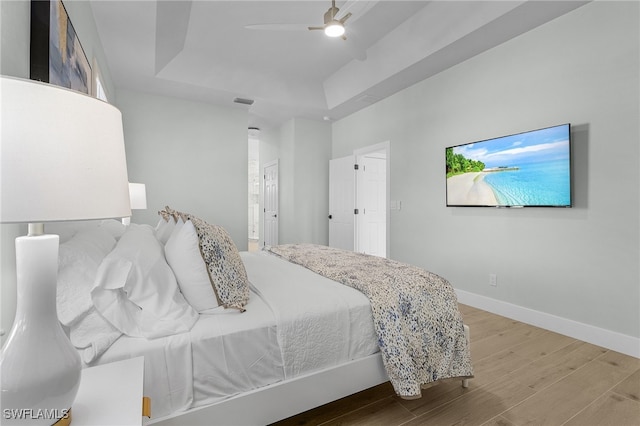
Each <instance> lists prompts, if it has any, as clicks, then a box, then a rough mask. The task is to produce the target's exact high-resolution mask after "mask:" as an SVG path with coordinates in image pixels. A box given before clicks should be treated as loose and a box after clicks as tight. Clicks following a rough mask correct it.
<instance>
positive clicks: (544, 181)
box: [445, 124, 571, 207]
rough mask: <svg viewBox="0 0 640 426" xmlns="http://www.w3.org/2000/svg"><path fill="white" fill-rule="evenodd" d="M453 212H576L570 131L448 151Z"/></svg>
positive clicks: (546, 132) (567, 127) (531, 133)
mask: <svg viewBox="0 0 640 426" xmlns="http://www.w3.org/2000/svg"><path fill="white" fill-rule="evenodd" d="M445 151H446V165H447V179H446V181H447V206H448V207H470V206H472V207H473V206H475V207H571V125H570V124H561V125H558V126H553V127H547V128H544V129H538V130H532V131H528V132H523V133H518V134H515V135H509V136H502V137H498V138H494V139H487V140H483V141H478V142H473V143H467V144H463V145H457V146H452V147H448V148H446V150H445Z"/></svg>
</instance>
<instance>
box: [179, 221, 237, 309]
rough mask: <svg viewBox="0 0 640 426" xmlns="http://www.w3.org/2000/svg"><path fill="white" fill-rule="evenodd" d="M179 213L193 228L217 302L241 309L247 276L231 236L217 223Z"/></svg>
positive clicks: (226, 306) (227, 306)
mask: <svg viewBox="0 0 640 426" xmlns="http://www.w3.org/2000/svg"><path fill="white" fill-rule="evenodd" d="M183 215H184V217H185V218H187V219H188V220H190V221H191V222H192V223H193V225H194V226H195V228H196V233H197V234H198V240H199V242H200V251H201V253H202V258H203V259H204V261H205V263H206V264H207V271H208V272H209V277H210V278H211V282H212V284H213V288H214V290H215V291H216V294H217V296H218V299H219V300H220V302H221V304H222V305H223V306H224V307H225V308H236V309H239V310H240V311H241V312H244V311H245V309H244V306H245V305H246V304H247V302H248V301H249V279H248V278H247V271H246V270H245V268H244V263H242V258H241V257H240V253H238V248H237V247H236V245H235V244H234V243H233V240H232V239H231V236H230V235H229V234H228V233H227V231H225V230H224V228H222V227H221V226H218V225H211V224H209V223H207V222H205V221H204V220H202V219H200V218H198V217H196V216H193V215H191V214H183Z"/></svg>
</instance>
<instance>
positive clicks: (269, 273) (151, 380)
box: [98, 252, 378, 418]
mask: <svg viewBox="0 0 640 426" xmlns="http://www.w3.org/2000/svg"><path fill="white" fill-rule="evenodd" d="M241 256H242V260H243V262H244V264H245V268H246V271H247V274H248V277H249V280H250V281H251V285H252V290H253V291H252V292H251V296H250V299H249V303H248V304H247V306H246V312H244V313H239V312H237V311H235V310H223V309H222V308H218V309H214V310H211V311H209V313H207V314H201V315H200V316H199V319H198V321H197V322H196V324H195V325H194V327H193V328H192V329H191V330H190V331H189V332H187V333H181V334H176V335H173V336H167V337H162V338H158V339H152V340H147V339H144V338H132V337H127V336H123V337H121V338H120V339H118V340H117V341H116V342H115V343H114V344H113V345H112V346H111V347H110V348H109V349H108V350H107V351H106V352H105V353H104V354H103V356H102V357H100V359H99V360H98V362H99V363H100V364H102V363H107V362H112V361H116V360H120V359H125V358H131V357H134V356H139V355H144V357H145V379H144V393H145V396H149V397H151V401H152V414H153V417H154V418H158V417H164V416H167V415H169V414H171V413H174V412H176V411H178V412H179V411H184V410H186V409H189V408H193V407H200V406H204V405H207V404H211V403H214V402H217V401H220V400H223V399H226V398H228V397H230V396H233V395H235V394H238V393H241V392H246V391H249V390H251V389H255V388H259V387H262V386H266V385H268V384H272V383H276V382H279V381H282V380H285V379H287V378H291V377H295V376H297V375H301V374H304V373H309V372H313V371H317V370H321V369H323V368H326V367H330V366H333V365H338V364H341V363H344V362H347V361H349V360H351V359H356V358H360V357H364V356H367V355H370V354H372V353H375V352H377V351H378V346H377V340H376V334H375V330H374V328H373V321H372V317H371V308H370V305H369V301H368V299H367V298H366V297H365V296H364V295H362V294H361V293H360V292H358V291H357V290H354V289H352V288H349V287H346V286H343V285H342V284H339V283H336V282H334V281H331V280H329V279H326V278H323V277H321V276H319V275H317V274H315V273H313V272H311V271H309V270H307V269H305V268H302V267H300V266H297V265H294V264H291V263H288V262H286V261H284V260H282V259H278V258H277V257H275V256H273V255H270V254H268V253H265V252H257V253H246V252H245V253H241Z"/></svg>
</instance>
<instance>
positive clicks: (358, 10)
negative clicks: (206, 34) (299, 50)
mask: <svg viewBox="0 0 640 426" xmlns="http://www.w3.org/2000/svg"><path fill="white" fill-rule="evenodd" d="M0 1H1V0H0ZM376 3H378V0H346V1H345V3H344V4H343V6H342V8H338V7H336V1H335V0H331V7H330V8H329V9H328V10H327V11H326V12H325V14H324V25H322V26H307V25H303V24H294V23H271V24H251V25H245V28H247V29H249V30H270V31H274V30H275V31H301V30H304V31H308V30H310V31H314V30H323V31H324V32H325V34H327V35H328V36H330V37H341V38H342V39H343V40H346V47H347V48H348V50H349V52H350V53H351V55H352V56H353V58H354V59H357V60H360V61H363V60H365V59H366V57H367V54H366V50H365V49H363V48H362V47H361V43H360V41H359V39H358V37H357V36H356V34H354V33H353V32H351V33H350V34H349V39H348V40H347V37H346V35H345V27H344V24H345V22H346V21H347V19H349V18H351V21H350V22H351V23H353V22H355V21H356V20H357V19H359V18H361V17H362V16H364V15H365V14H366V13H367V12H368V11H369V10H371V9H372V8H373V7H374V6H375V4H376ZM345 12H346V13H345ZM352 12H353V13H352ZM340 13H342V14H343V16H342V17H340V15H339V14H340ZM332 31H335V32H332ZM332 34H333V35H332Z"/></svg>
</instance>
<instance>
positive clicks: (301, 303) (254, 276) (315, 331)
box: [242, 252, 378, 378]
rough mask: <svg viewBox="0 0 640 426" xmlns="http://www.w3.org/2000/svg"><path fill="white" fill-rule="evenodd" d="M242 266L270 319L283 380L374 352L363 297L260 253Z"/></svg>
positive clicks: (368, 310)
mask: <svg viewBox="0 0 640 426" xmlns="http://www.w3.org/2000/svg"><path fill="white" fill-rule="evenodd" d="M242 260H243V262H244V264H245V267H246V269H247V273H248V275H249V281H250V282H251V284H252V286H253V288H254V290H255V291H256V293H258V294H260V295H261V296H262V297H263V299H264V300H265V301H266V302H267V304H268V305H269V307H271V309H272V310H273V313H274V314H275V317H276V322H277V324H278V327H277V332H278V343H279V345H280V349H281V351H282V357H283V364H284V368H285V378H291V377H295V376H298V375H300V374H302V373H307V372H311V371H316V370H320V369H323V368H326V367H330V366H333V365H337V364H341V363H344V362H346V361H349V360H352V359H355V358H359V357H363V356H366V355H370V354H372V353H375V352H377V351H378V346H377V338H376V333H375V330H374V327H373V319H372V316H371V305H370V304H369V300H368V299H367V297H366V296H365V295H363V294H362V293H360V292H359V291H356V290H354V289H352V288H349V287H347V286H345V285H342V284H340V283H337V282H335V281H332V280H329V279H327V278H324V277H322V276H320V275H317V274H315V273H313V272H311V271H309V270H308V269H306V268H303V267H301V266H297V265H294V264H292V263H289V262H286V261H282V260H281V259H279V258H277V257H276V256H273V255H271V254H268V253H266V252H259V253H243V256H242Z"/></svg>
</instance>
